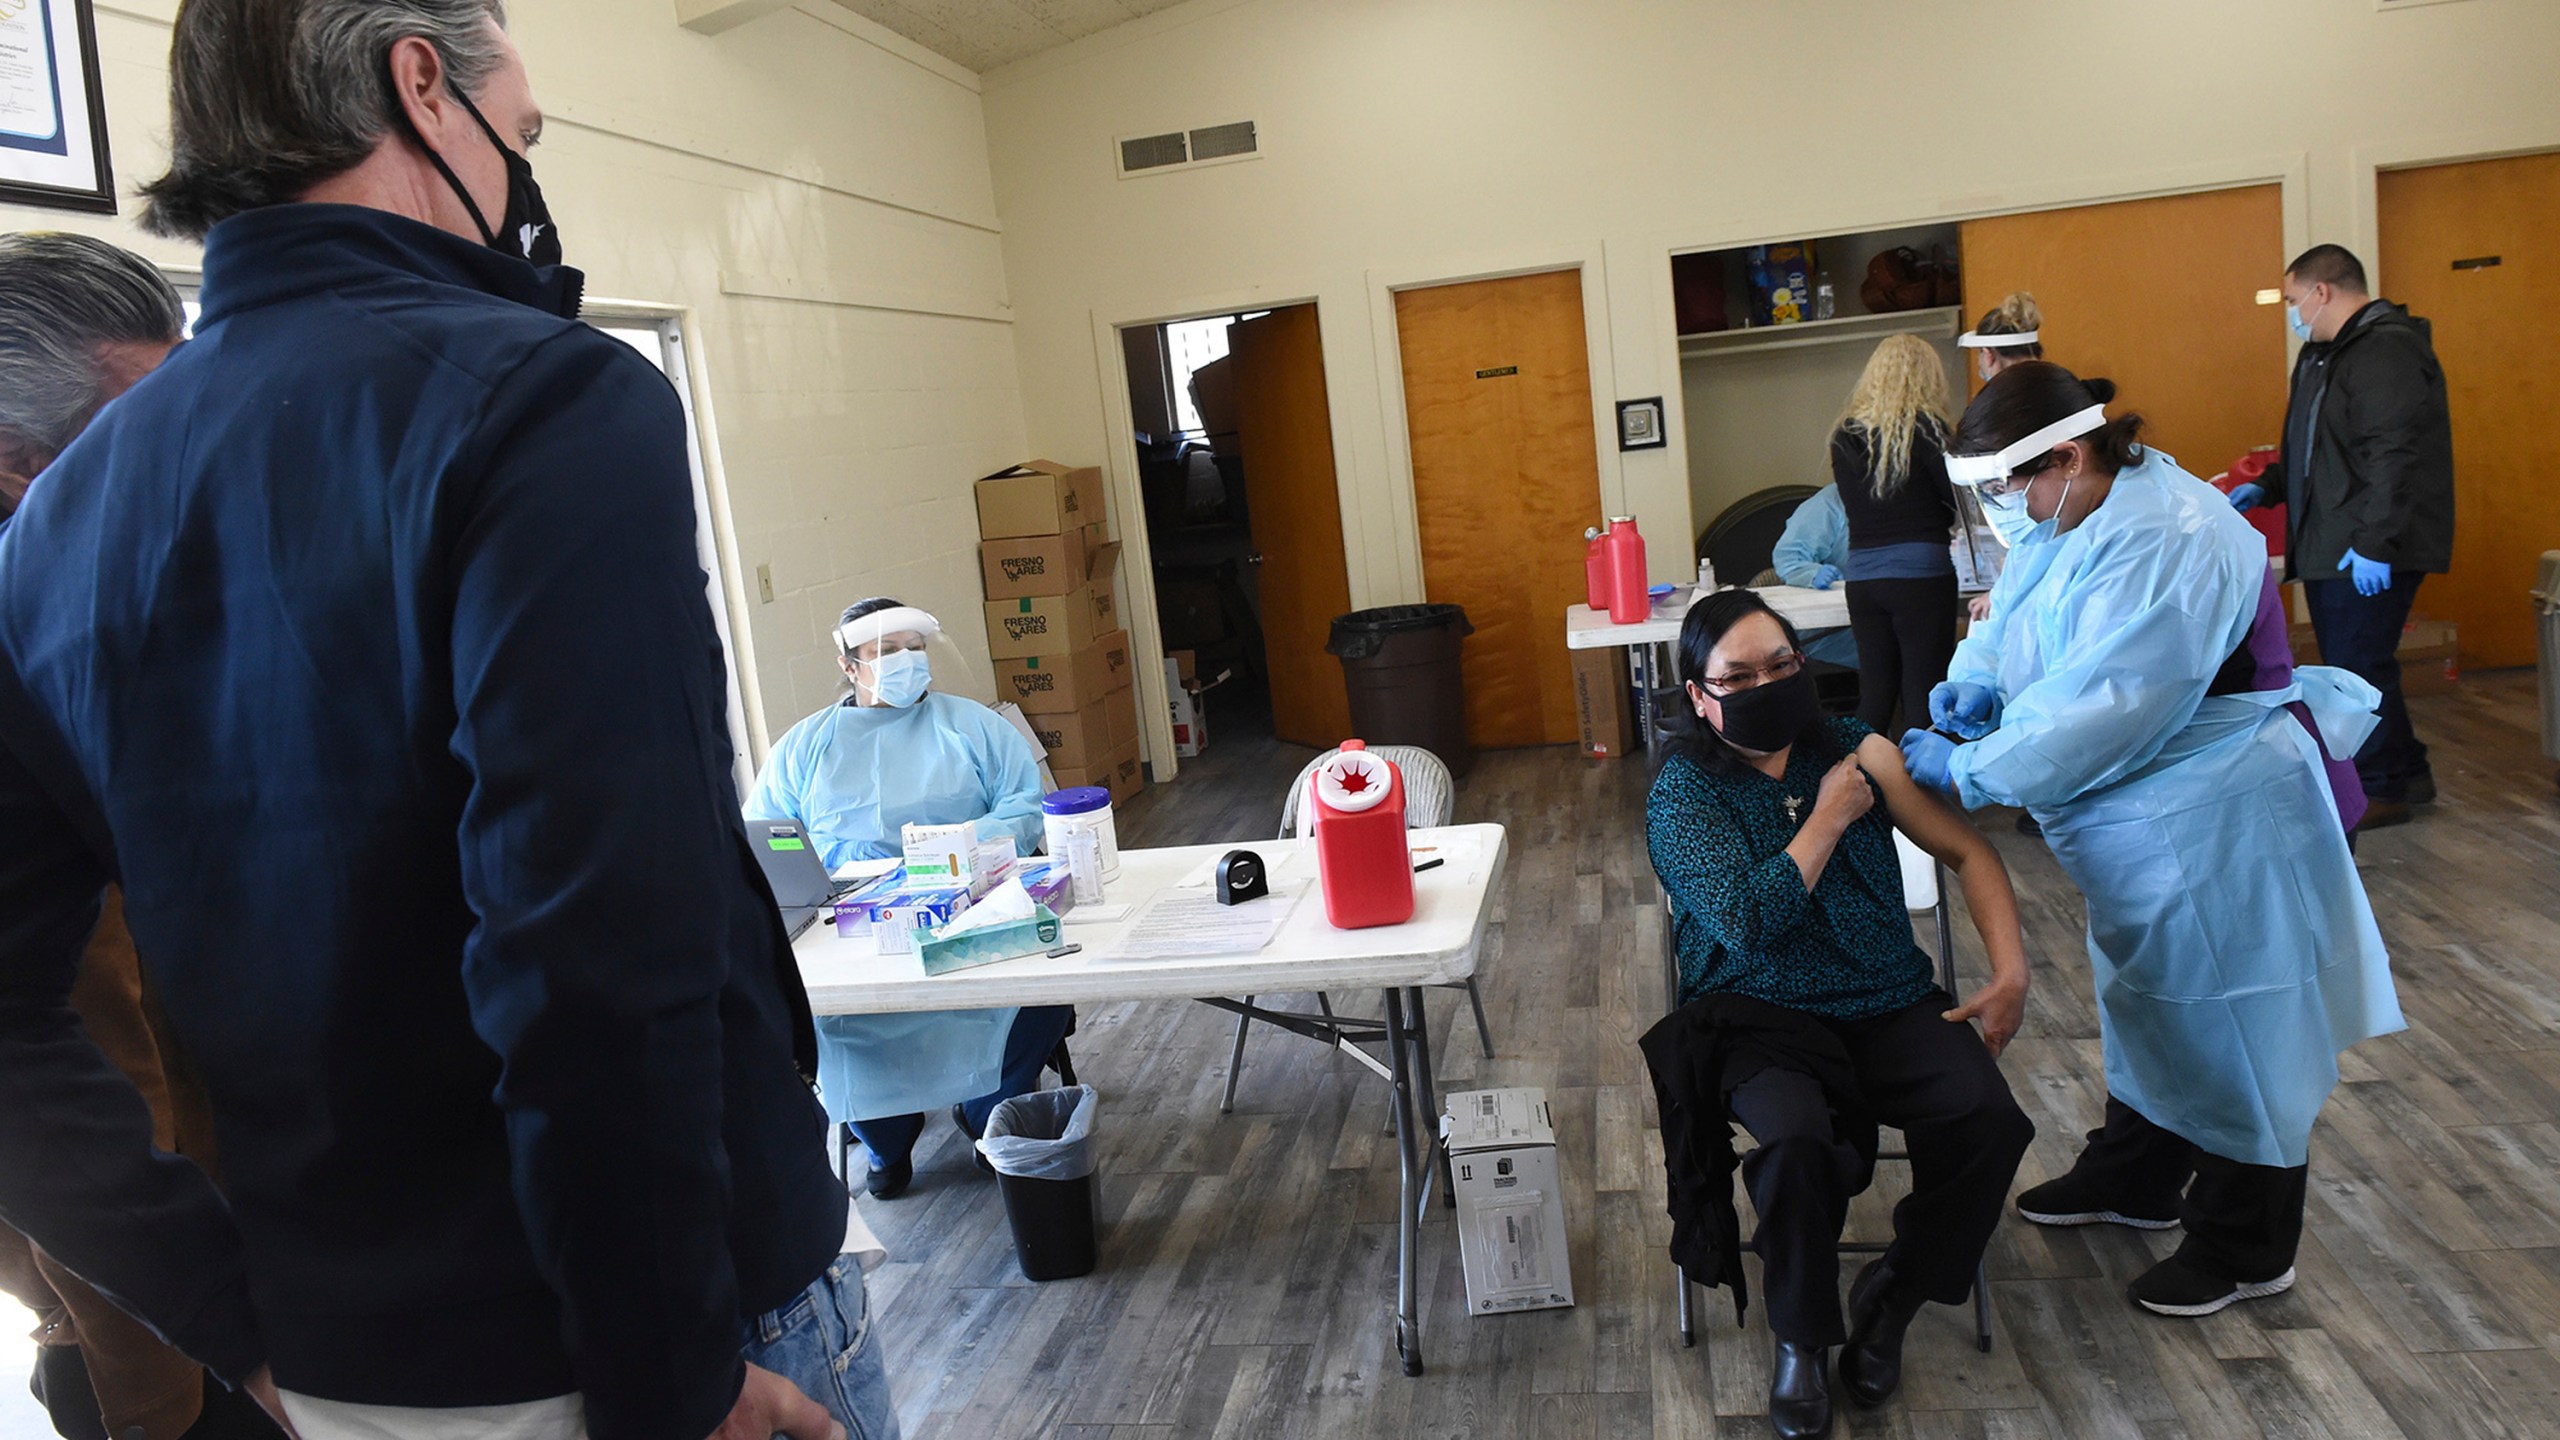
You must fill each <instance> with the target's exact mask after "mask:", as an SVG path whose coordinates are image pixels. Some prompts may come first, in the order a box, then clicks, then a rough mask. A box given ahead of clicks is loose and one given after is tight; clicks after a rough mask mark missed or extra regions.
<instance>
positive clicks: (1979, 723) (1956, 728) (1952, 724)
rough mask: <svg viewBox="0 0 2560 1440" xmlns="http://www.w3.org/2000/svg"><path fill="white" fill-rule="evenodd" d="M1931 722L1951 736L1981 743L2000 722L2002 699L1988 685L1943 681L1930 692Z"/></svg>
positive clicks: (1965, 681) (1962, 681)
mask: <svg viewBox="0 0 2560 1440" xmlns="http://www.w3.org/2000/svg"><path fill="white" fill-rule="evenodd" d="M1929 723H1930V724H1932V725H1934V726H1936V727H1938V728H1939V729H1941V730H1944V731H1946V732H1947V733H1948V734H1950V735H1961V736H1963V737H1964V738H1966V739H1967V740H1979V739H1981V738H1982V737H1983V736H1985V735H1988V734H1990V733H1991V731H1992V729H1993V727H1995V726H1997V725H1998V724H1999V723H2000V697H1999V696H1997V695H1995V694H1993V693H1992V691H1991V687H1990V686H1988V685H1977V684H1975V683H1974V682H1973V681H1970V680H1941V681H1939V682H1938V683H1937V684H1936V685H1935V686H1933V687H1932V688H1931V689H1930V691H1929Z"/></svg>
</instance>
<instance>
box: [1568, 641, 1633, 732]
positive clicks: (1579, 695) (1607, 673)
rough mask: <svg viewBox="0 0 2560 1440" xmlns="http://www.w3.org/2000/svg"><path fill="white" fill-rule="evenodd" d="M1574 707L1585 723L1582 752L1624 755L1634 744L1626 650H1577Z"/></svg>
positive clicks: (1574, 660)
mask: <svg viewBox="0 0 2560 1440" xmlns="http://www.w3.org/2000/svg"><path fill="white" fill-rule="evenodd" d="M1570 653H1571V654H1572V656H1573V708H1574V714H1575V715H1576V716H1577V717H1578V718H1579V719H1580V721H1581V723H1582V753H1583V754H1584V755H1586V756H1589V757H1590V758H1592V759H1594V760H1612V759H1618V758H1622V757H1623V756H1625V755H1626V753H1627V752H1628V750H1630V749H1632V748H1633V747H1634V745H1635V733H1636V732H1635V723H1634V718H1633V716H1632V714H1631V713H1630V712H1632V711H1633V709H1634V707H1633V706H1631V705H1629V704H1628V703H1627V652H1626V651H1625V650H1624V649H1622V648H1620V647H1618V646H1615V645H1612V646H1609V647H1607V648H1605V649H1600V650H1575V651H1572V652H1570Z"/></svg>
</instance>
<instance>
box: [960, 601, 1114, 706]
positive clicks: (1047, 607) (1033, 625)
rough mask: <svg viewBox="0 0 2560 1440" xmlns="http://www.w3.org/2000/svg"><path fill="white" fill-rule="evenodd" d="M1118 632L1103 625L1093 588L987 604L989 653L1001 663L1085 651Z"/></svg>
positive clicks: (1111, 627) (1112, 627)
mask: <svg viewBox="0 0 2560 1440" xmlns="http://www.w3.org/2000/svg"><path fill="white" fill-rule="evenodd" d="M1115 628H1117V627H1115V626H1109V625H1104V624H1103V623H1101V610H1100V606H1099V604H1098V602H1097V599H1096V595H1095V592H1094V589H1093V587H1092V586H1090V585H1087V586H1085V587H1083V588H1082V589H1079V590H1075V591H1071V592H1069V593H1068V594H1065V595H1025V596H1023V597H1022V598H1021V599H1019V600H990V601H988V602H987V653H988V654H989V655H991V656H993V657H995V658H997V659H1000V660H1005V659H1015V658H1018V657H1021V656H1026V655H1042V654H1048V653H1052V652H1055V651H1062V650H1063V651H1070V652H1072V651H1077V650H1082V649H1084V648H1085V647H1086V646H1088V645H1091V644H1092V643H1093V642H1094V641H1096V640H1099V639H1101V638H1102V637H1103V636H1105V635H1107V634H1109V633H1111V631H1112V630H1113V629H1115ZM1008 698H1017V697H1008ZM1025 708H1026V709H1027V708H1029V707H1027V706H1026V707H1025Z"/></svg>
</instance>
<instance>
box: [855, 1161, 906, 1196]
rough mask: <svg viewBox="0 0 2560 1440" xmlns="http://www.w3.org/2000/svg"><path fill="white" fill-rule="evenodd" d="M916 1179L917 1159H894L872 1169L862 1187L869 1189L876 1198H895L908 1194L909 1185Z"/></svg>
mask: <svg viewBox="0 0 2560 1440" xmlns="http://www.w3.org/2000/svg"><path fill="white" fill-rule="evenodd" d="M915 1180H916V1162H915V1161H913V1160H911V1159H910V1160H893V1161H891V1162H889V1163H888V1164H886V1165H883V1166H881V1167H880V1168H879V1169H877V1170H874V1171H872V1172H871V1174H870V1175H869V1176H868V1177H866V1178H865V1179H864V1180H863V1182H862V1188H863V1189H864V1190H867V1191H869V1192H870V1194H871V1198H872V1199H874V1200H895V1199H897V1198H898V1197H899V1196H901V1195H904V1194H906V1193H907V1187H908V1186H910V1185H912V1184H914V1183H915Z"/></svg>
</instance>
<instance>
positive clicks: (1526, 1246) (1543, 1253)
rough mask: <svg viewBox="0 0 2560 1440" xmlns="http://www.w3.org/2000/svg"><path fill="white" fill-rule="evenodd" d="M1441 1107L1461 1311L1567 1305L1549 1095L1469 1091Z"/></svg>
mask: <svg viewBox="0 0 2560 1440" xmlns="http://www.w3.org/2000/svg"><path fill="white" fill-rule="evenodd" d="M1448 1104H1449V1110H1448V1113H1447V1114H1445V1115H1443V1116H1441V1117H1440V1138H1441V1139H1442V1141H1444V1142H1445V1143H1446V1144H1447V1145H1448V1147H1449V1170H1450V1175H1451V1178H1452V1180H1453V1182H1454V1183H1453V1184H1452V1185H1451V1187H1450V1188H1451V1190H1452V1192H1453V1193H1454V1194H1456V1196H1457V1197H1458V1254H1459V1258H1460V1259H1461V1260H1462V1261H1463V1262H1464V1264H1465V1267H1466V1272H1467V1313H1468V1314H1470V1315H1499V1314H1504V1313H1507V1312H1509V1311H1513V1310H1551V1309H1555V1308H1557V1307H1559V1306H1567V1305H1571V1304H1572V1303H1573V1261H1572V1256H1571V1253H1570V1239H1569V1237H1568V1236H1567V1235H1566V1233H1565V1228H1564V1187H1563V1186H1562V1184H1560V1183H1559V1180H1558V1176H1557V1174H1556V1132H1555V1123H1554V1119H1553V1117H1552V1116H1551V1115H1550V1114H1549V1112H1548V1109H1547V1094H1546V1092H1545V1091H1543V1090H1534V1089H1528V1090H1472V1091H1468V1092H1465V1093H1463V1094H1458V1095H1452V1096H1450V1097H1449V1101H1448Z"/></svg>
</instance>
